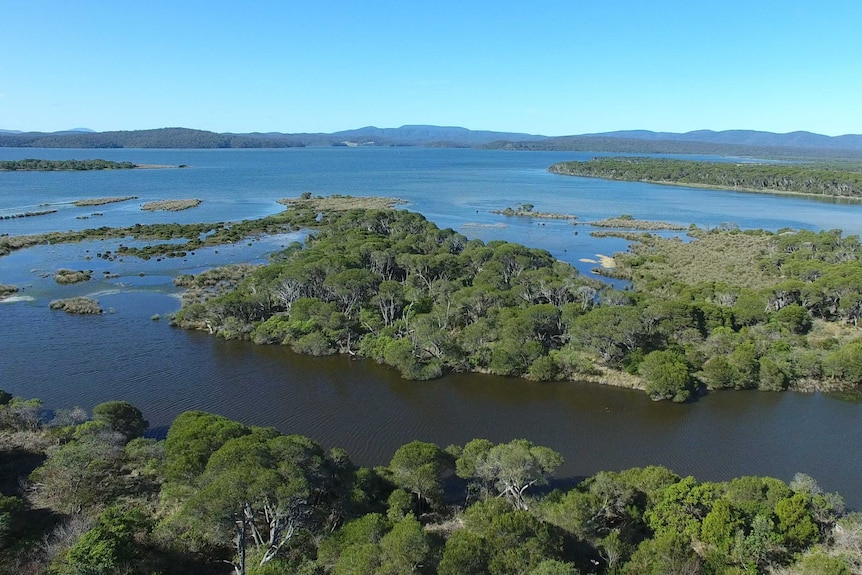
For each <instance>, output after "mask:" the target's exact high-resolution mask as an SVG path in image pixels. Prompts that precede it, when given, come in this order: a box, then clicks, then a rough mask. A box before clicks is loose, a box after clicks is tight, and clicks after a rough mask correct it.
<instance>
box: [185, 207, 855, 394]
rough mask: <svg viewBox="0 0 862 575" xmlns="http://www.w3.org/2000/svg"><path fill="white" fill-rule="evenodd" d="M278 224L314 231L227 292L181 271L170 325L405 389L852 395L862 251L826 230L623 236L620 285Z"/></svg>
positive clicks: (415, 243) (417, 230)
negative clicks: (183, 292)
mask: <svg viewBox="0 0 862 575" xmlns="http://www.w3.org/2000/svg"><path fill="white" fill-rule="evenodd" d="M282 217H283V218H286V219H287V220H290V221H291V222H292V224H293V225H296V226H302V227H311V228H313V229H314V230H315V231H314V233H312V234H311V235H310V236H309V237H308V240H307V241H306V244H305V245H302V244H298V243H297V244H294V245H291V246H290V247H288V248H287V249H285V250H283V251H281V252H278V253H276V254H273V256H272V259H271V263H269V264H268V265H266V266H261V267H258V268H247V269H246V272H245V273H244V274H243V275H244V279H242V280H241V281H238V282H237V279H236V277H235V274H234V271H233V270H232V271H231V272H230V273H231V274H234V278H233V281H232V282H230V284H229V285H227V287H225V286H226V284H225V283H223V282H218V281H215V282H214V281H213V277H214V276H217V275H218V273H217V271H214V272H208V273H207V275H206V279H205V280H202V281H201V282H197V281H196V280H195V279H194V278H192V277H184V278H181V279H180V282H181V283H182V285H187V286H192V287H194V288H196V291H195V292H194V294H195V297H189V298H186V300H185V303H184V306H183V308H182V309H181V310H180V311H179V312H178V313H177V314H176V317H175V318H174V323H175V324H176V325H179V326H182V327H185V328H192V329H200V330H206V331H208V332H209V333H212V334H215V335H217V336H219V337H225V338H239V339H247V340H251V341H254V342H255V343H260V344H282V345H289V346H290V347H291V348H293V349H294V350H295V351H297V352H300V353H307V354H313V355H328V354H333V353H347V354H351V355H354V356H359V357H365V358H369V359H373V360H375V361H378V362H382V363H386V364H388V365H391V366H393V367H395V368H396V369H398V370H399V371H400V373H401V374H402V375H403V376H404V377H406V378H410V379H429V378H434V377H438V376H440V375H441V374H443V373H444V372H446V371H477V372H486V373H493V374H499V375H510V376H518V377H526V378H529V379H533V380H539V381H547V380H591V381H599V382H603V383H608V384H613V385H623V386H628V387H635V388H640V389H644V390H645V391H646V392H647V393H648V394H649V395H650V396H651V397H653V398H654V399H671V400H674V401H679V402H682V401H686V400H689V399H691V398H693V397H696V396H697V395H698V394H700V393H703V392H705V391H706V390H710V389H713V390H717V389H725V388H732V389H761V390H771V391H779V390H784V389H799V390H810V389H846V388H854V389H855V388H857V386H858V385H859V384H862V338H860V335H862V334H860V332H859V331H858V328H857V325H856V324H857V322H858V318H859V316H860V313H862V265H860V263H859V261H858V256H859V253H860V251H862V247H860V244H859V242H858V239H857V238H856V237H843V236H842V234H841V233H840V232H839V231H830V232H820V233H814V232H807V231H802V232H792V231H781V232H779V233H769V232H763V231H754V232H740V231H738V230H734V229H718V230H712V231H709V232H708V231H704V230H697V229H694V230H693V231H692V234H693V235H694V236H695V241H692V242H690V243H685V242H681V241H679V240H669V239H661V238H658V237H655V236H652V235H650V234H637V237H638V239H640V240H641V244H640V245H639V246H636V247H634V248H633V250H632V251H631V252H630V253H629V254H628V255H622V256H621V255H619V254H618V255H617V257H616V260H617V268H616V270H614V271H613V272H609V271H607V270H606V271H605V273H606V274H607V273H613V274H614V275H617V276H619V277H623V278H625V279H629V280H630V281H631V287H632V289H631V291H617V290H613V289H611V288H610V287H608V286H606V285H604V284H601V283H599V282H597V281H595V280H592V279H589V278H585V277H582V276H580V275H579V274H578V272H577V270H576V269H575V268H573V267H572V266H570V265H569V264H566V263H563V262H560V261H557V260H555V258H553V257H552V256H551V255H550V254H549V253H548V252H546V251H544V250H538V249H531V248H527V247H524V246H521V245H517V244H512V243H508V242H502V241H493V242H489V243H487V244H485V243H483V242H481V241H478V240H468V239H467V238H466V237H464V236H463V235H461V234H459V233H457V232H454V231H453V230H440V229H438V228H437V227H436V226H434V225H433V224H432V223H430V222H428V221H426V220H425V219H424V218H423V217H422V216H421V215H419V214H415V213H410V212H406V211H395V210H363V209H354V210H347V211H336V210H331V211H322V212H321V211H318V210H316V209H312V208H311V207H310V206H303V205H301V204H297V205H294V206H293V207H292V208H291V209H290V210H288V211H286V212H285V213H284V215H283V216H282ZM728 228H730V227H728ZM207 286H218V287H219V288H221V290H222V291H220V292H218V293H215V292H213V291H212V290H211V289H208V288H207Z"/></svg>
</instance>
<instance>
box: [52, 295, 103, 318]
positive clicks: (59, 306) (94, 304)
mask: <svg viewBox="0 0 862 575" xmlns="http://www.w3.org/2000/svg"><path fill="white" fill-rule="evenodd" d="M49 307H50V308H51V309H55V310H61V311H65V312H66V313H74V314H79V315H99V314H101V313H104V310H102V308H101V307H99V302H98V301H96V300H94V299H93V298H89V297H72V298H65V299H55V300H54V301H52V302H51V303H50V304H49Z"/></svg>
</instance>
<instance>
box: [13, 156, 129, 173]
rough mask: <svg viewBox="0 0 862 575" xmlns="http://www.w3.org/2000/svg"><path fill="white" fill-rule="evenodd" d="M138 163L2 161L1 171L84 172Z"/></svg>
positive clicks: (97, 160) (118, 168) (117, 168)
mask: <svg viewBox="0 0 862 575" xmlns="http://www.w3.org/2000/svg"><path fill="white" fill-rule="evenodd" d="M137 167H138V165H137V164H134V163H132V162H112V161H110V160H99V159H96V160H40V159H34V158H27V159H24V160H4V161H0V172H16V171H17V172H56V171H64V172H82V171H89V170H131V169H134V168H137Z"/></svg>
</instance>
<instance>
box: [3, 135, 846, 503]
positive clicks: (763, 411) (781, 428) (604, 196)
mask: <svg viewBox="0 0 862 575" xmlns="http://www.w3.org/2000/svg"><path fill="white" fill-rule="evenodd" d="M588 156H589V155H588V154H572V153H557V152H554V153H550V152H549V153H532V152H528V153H520V152H499V151H475V150H423V149H412V148H403V149H402V148H394V149H376V148H375V149H346V148H332V149H330V148H317V149H300V150H209V151H201V150H194V151H174V150H74V151H72V150H18V149H0V159H19V158H24V157H44V158H57V159H65V158H88V157H101V158H106V159H114V160H119V161H123V160H130V161H135V162H138V163H148V164H171V165H177V164H188V165H190V166H191V167H190V168H188V169H170V170H135V171H122V172H83V173H67V172H60V173H0V213H3V211H6V212H15V211H29V209H30V208H31V207H33V206H38V205H39V204H41V203H52V204H55V205H57V204H59V205H61V206H63V207H61V208H60V209H59V211H58V213H56V214H52V215H48V216H37V217H31V218H21V219H17V220H0V233H11V234H19V233H34V232H41V231H49V230H54V229H59V230H65V229H82V228H86V227H97V226H101V225H110V226H120V225H122V226H125V225H130V224H133V223H136V222H140V223H153V222H168V221H184V222H191V221H223V220H233V219H238V218H252V217H259V216H261V215H265V214H268V213H274V212H277V211H278V210H279V209H280V207H279V206H278V205H277V204H276V203H275V200H276V199H278V198H281V197H287V196H296V195H298V194H300V193H302V192H304V191H310V192H312V193H314V194H330V193H342V194H352V195H388V196H397V197H401V198H404V199H407V200H409V201H410V205H409V206H408V207H409V208H410V209H414V210H417V211H420V212H422V213H423V214H425V215H426V217H428V218H429V219H431V220H432V221H434V222H435V223H437V224H438V225H440V226H441V227H452V228H454V229H457V230H459V231H461V232H462V233H465V234H466V235H467V236H469V237H479V238H481V239H484V240H489V239H508V240H513V241H519V242H521V243H524V244H527V245H529V246H535V247H542V248H545V249H548V250H549V251H551V253H553V254H554V255H555V256H557V257H559V258H561V259H565V260H566V261H570V262H572V263H574V264H576V265H578V267H579V268H580V269H581V271H582V273H589V269H590V268H591V267H593V266H592V265H591V264H583V263H580V262H579V259H580V258H584V257H587V258H590V257H593V256H594V255H595V254H596V253H607V254H610V253H613V252H614V251H618V250H621V249H624V248H625V242H622V241H620V240H608V239H602V240H596V239H594V238H590V237H589V234H588V233H587V232H588V230H589V228H586V227H580V228H579V234H578V235H577V236H576V235H575V234H574V229H575V228H573V227H572V226H571V224H570V223H566V222H562V221H539V220H533V219H523V218H505V217H504V216H497V215H493V214H490V213H488V211H489V210H492V209H502V208H505V207H507V206H514V205H516V204H519V203H522V202H530V203H532V204H534V205H535V209H536V210H537V211H553V212H565V213H574V214H577V215H579V216H580V217H581V219H583V220H590V219H599V218H604V217H609V216H617V215H620V214H622V213H628V214H632V215H633V216H634V217H636V218H646V219H661V220H667V221H672V222H675V223H679V224H682V225H687V224H689V223H696V224H698V225H700V226H714V225H718V224H719V223H722V222H727V221H734V222H737V223H739V225H741V226H743V227H760V228H767V229H778V228H781V227H797V228H802V227H804V228H810V229H832V228H843V229H845V230H847V231H848V233H855V234H858V233H860V232H862V218H860V216H862V206H859V205H842V204H837V203H833V202H829V201H818V200H809V199H801V198H789V197H776V196H770V195H756V194H744V193H733V192H717V191H708V190H699V189H687V188H678V187H669V186H657V185H648V184H632V183H624V182H605V181H601V180H592V179H583V178H567V177H563V176H554V175H551V174H548V173H547V172H546V171H545V169H546V168H547V166H548V165H550V164H552V163H554V162H557V161H562V160H569V159H575V158H586V157H588ZM119 195H137V196H140V199H139V200H135V201H131V202H126V203H122V204H109V205H105V206H98V207H96V208H75V207H73V206H71V205H70V204H71V202H72V201H74V200H76V199H81V198H90V197H102V196H119ZM190 197H197V198H201V199H202V200H203V204H201V206H200V207H198V208H194V209H191V210H187V211H185V212H178V213H164V212H155V213H149V212H141V211H140V209H139V206H140V203H142V202H144V201H152V200H157V199H166V198H190ZM93 211H99V212H103V213H104V215H103V216H93V217H91V218H90V219H88V220H80V219H77V216H80V215H89V213H90V212H93ZM542 224H544V225H542ZM501 225H502V226H505V227H500V226H501ZM299 237H301V236H299V235H292V234H288V235H285V236H282V237H276V238H265V239H261V240H255V241H249V242H243V243H242V244H238V245H231V246H219V247H218V248H206V249H202V250H198V251H196V252H195V253H194V254H189V255H187V256H186V257H185V258H182V259H176V258H175V259H170V258H167V259H165V260H163V261H161V262H159V261H156V260H150V261H147V262H143V261H140V260H137V259H135V258H125V259H124V260H123V261H120V260H116V261H105V260H103V259H100V258H97V257H95V254H96V253H101V252H104V251H106V250H111V251H115V250H116V248H117V247H118V245H119V244H120V243H123V240H110V241H103V242H86V243H82V244H71V245H56V246H39V247H35V248H31V249H28V250H22V251H18V252H15V253H13V254H12V255H10V256H8V257H5V258H0V283H6V284H15V285H17V286H19V287H21V288H23V289H22V291H21V292H20V293H19V294H18V295H19V296H20V297H17V298H15V299H16V301H13V302H7V303H3V304H0V330H2V332H0V333H2V340H0V388H3V389H6V390H7V391H10V392H12V393H14V394H16V395H19V396H25V397H40V398H42V399H43V400H44V401H45V403H46V404H47V405H48V406H51V407H71V406H73V405H80V406H82V407H85V408H87V409H91V408H92V407H93V406H94V405H96V404H97V403H100V402H102V401H106V400H109V399H124V400H127V401H130V402H132V403H134V404H135V405H138V406H139V407H140V408H141V409H142V410H143V411H144V414H145V416H146V417H147V418H148V419H149V420H150V422H151V424H152V425H153V426H154V427H157V428H158V427H161V428H164V427H165V426H167V425H169V424H170V421H171V420H172V419H173V417H175V416H176V415H177V414H178V413H180V412H181V411H183V410H188V409H203V410H208V411H212V412H216V413H221V414H223V415H225V416H227V417H231V418H235V419H238V420H241V421H243V422H246V423H249V424H256V425H273V426H276V427H278V428H279V429H281V430H282V431H285V432H289V433H302V434H305V435H308V436H311V437H313V438H315V439H317V440H318V441H320V442H322V443H323V444H324V445H327V446H341V447H344V448H346V449H347V450H348V452H349V453H350V454H351V456H352V457H353V458H354V460H355V461H357V462H358V463H361V464H385V463H386V462H388V460H389V458H390V457H391V455H392V453H393V452H394V450H395V449H396V448H397V447H398V446H400V445H401V444H403V443H406V442H408V441H411V440H413V439H422V440H426V441H434V442H436V443H438V444H440V445H442V446H445V445H447V444H449V443H460V444H463V443H465V442H466V441H468V440H470V439H472V438H474V437H487V438H489V439H491V440H493V441H508V440H509V439H512V438H515V437H526V438H529V439H530V440H532V441H534V442H535V443H538V444H543V445H548V446H550V447H552V448H554V449H556V450H558V451H560V452H561V453H562V454H563V455H564V456H565V458H566V464H565V466H564V467H563V469H562V470H561V473H562V474H563V475H567V476H572V477H578V476H584V475H588V474H591V473H594V472H595V471H598V470H601V469H612V470H618V469H623V468H626V467H631V466H636V465H648V464H662V465H667V466H668V467H671V468H673V469H674V470H676V471H677V472H679V473H682V474H689V473H690V474H694V475H695V476H697V477H698V478H700V479H703V480H708V479H713V480H722V479H728V478H730V477H734V476H740V475H753V474H758V475H772V476H776V477H779V478H781V479H784V480H789V479H791V478H792V476H793V474H794V473H795V472H797V471H802V472H805V473H808V474H810V475H812V476H814V477H815V478H817V479H818V480H819V481H820V483H821V485H822V486H823V487H824V488H826V489H829V490H839V491H841V492H842V493H843V494H844V495H845V497H846V498H847V499H848V501H849V502H851V503H852V504H853V506H854V507H857V508H858V507H859V506H860V505H862V492H860V483H859V477H862V458H860V457H859V455H858V451H857V450H856V449H855V446H856V445H858V444H859V443H860V442H862V426H860V425H859V421H860V415H862V407H860V406H859V405H857V404H850V403H845V402H840V401H837V400H834V399H831V398H829V397H826V396H822V395H817V394H812V395H803V394H792V393H785V394H769V393H758V392H738V393H735V392H727V393H718V394H712V395H710V396H708V397H706V398H703V399H702V400H700V401H699V402H697V403H696V404H693V405H683V406H679V405H675V404H670V403H654V402H651V401H649V400H648V399H647V398H646V397H645V395H644V394H642V393H640V392H634V391H628V390H622V389H615V388H609V387H601V386H597V385H588V384H580V383H553V384H548V383H543V384H538V383H530V382H525V381H521V380H514V379H507V378H500V377H492V376H483V375H476V374H462V375H452V376H448V377H445V378H443V379H440V380H436V381H432V382H421V383H419V382H407V381H403V380H401V379H400V378H399V377H398V376H397V374H396V373H395V372H394V371H392V370H390V369H388V368H385V367H382V366H377V365H374V364H373V363H370V362H363V361H352V360H349V359H348V358H345V357H334V358H312V357H305V356H297V355H295V354H293V353H291V352H290V351H289V350H286V349H282V348H280V347H258V346H253V345H251V344H248V343H244V342H225V341H221V340H217V339H214V338H212V337H210V336H207V335H205V334H201V333H191V332H185V331H182V330H177V329H174V328H171V327H169V326H168V325H167V322H165V321H154V320H153V319H151V318H152V317H153V316H154V315H157V314H158V315H164V314H167V313H170V312H173V311H175V310H176V309H178V306H179V300H178V291H177V290H176V289H175V288H174V287H173V285H172V283H171V281H172V278H173V277H174V276H175V275H177V274H179V273H190V272H197V271H201V270H203V269H207V268H208V267H211V266H214V265H221V264H223V263H229V262H241V261H263V259H264V258H265V255H266V254H267V253H268V252H271V251H273V250H275V249H278V248H279V247H280V246H282V245H286V244H287V243H289V242H290V241H293V240H294V239H299ZM125 242H126V243H127V244H128V243H129V241H128V240H126V241H125ZM60 267H69V268H73V269H92V270H93V272H94V273H93V276H94V279H93V280H92V281H90V282H87V283H84V284H77V285H73V286H58V285H57V284H56V283H54V281H53V279H52V276H53V272H54V271H56V269H58V268H60ZM105 272H109V274H105ZM141 274H143V275H141ZM108 275H110V276H111V277H106V276H108ZM113 276H117V277H113ZM71 295H91V296H94V297H96V298H97V299H99V301H100V303H101V305H102V307H103V308H105V309H106V310H109V313H106V314H105V315H102V316H98V317H82V316H71V315H67V314H64V313H60V312H52V311H50V310H49V309H48V303H49V301H50V300H51V299H55V298H57V297H68V296H71Z"/></svg>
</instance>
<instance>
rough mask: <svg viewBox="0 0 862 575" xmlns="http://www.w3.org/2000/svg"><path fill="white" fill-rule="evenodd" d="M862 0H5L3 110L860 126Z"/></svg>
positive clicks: (495, 125)
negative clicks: (599, 0)
mask: <svg viewBox="0 0 862 575" xmlns="http://www.w3.org/2000/svg"><path fill="white" fill-rule="evenodd" d="M860 30H862V2H860V1H859V0H846V1H845V0H821V1H819V2H814V1H812V0H809V1H806V2H799V1H795V0H782V1H771V0H770V1H758V0H748V1H738V0H722V1H709V2H700V1H697V0H685V1H670V0H654V1H652V2H647V1H641V0H637V1H635V0H617V1H612V0H607V1H605V2H596V1H592V2H586V1H582V0H561V1H542V0H536V1H525V0H516V1H509V0H496V1H493V2H491V1H471V0H459V1H449V0H435V1H424V0H405V1H398V0H387V1H375V0H362V1H360V0H351V1H348V0H338V1H336V0H280V1H260V0H259V1H253V0H249V1H244V0H236V1H233V2H228V1H221V0H206V1H182V0H174V1H162V0H140V1H133V0H113V1H109V0H103V1H95V0H74V1H69V0H54V1H46V0H0V128H4V129H15V130H39V131H55V130H63V129H69V128H77V127H87V128H91V129H94V130H99V131H103V130H133V129H145V128H160V127H167V126H184V127H189V128H199V129H205V130H213V131H217V132H251V131H278V132H306V131H307V132H331V131H337V130H344V129H351V128H359V127H362V126H368V125H375V126H378V127H397V126H401V125H403V124H435V125H443V126H464V127H467V128H471V129H477V130H499V131H516V132H529V133H536V134H545V135H551V136H554V135H567V134H582V133H591V132H603V131H610V130H621V129H648V130H656V131H673V132H683V131H689V130H696V129H712V130H725V129H755V130H767V131H773V132H789V131H794V130H808V131H812V132H818V133H823V134H828V135H839V134H848V133H855V134H859V133H862V33H860Z"/></svg>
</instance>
